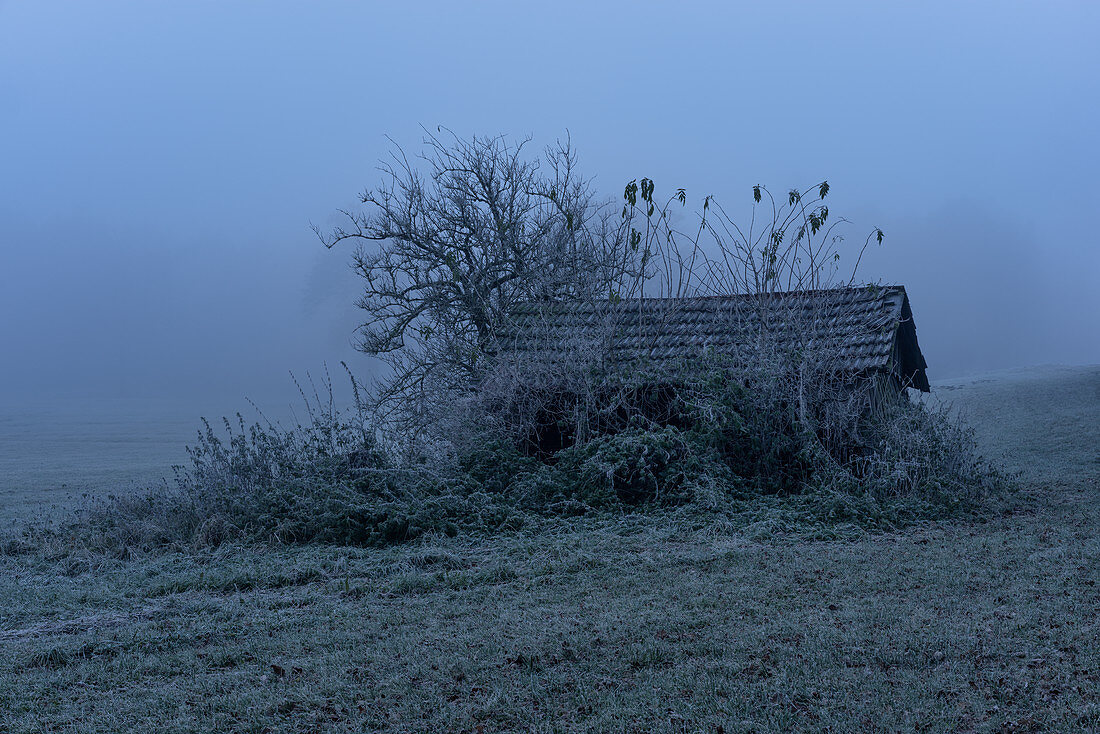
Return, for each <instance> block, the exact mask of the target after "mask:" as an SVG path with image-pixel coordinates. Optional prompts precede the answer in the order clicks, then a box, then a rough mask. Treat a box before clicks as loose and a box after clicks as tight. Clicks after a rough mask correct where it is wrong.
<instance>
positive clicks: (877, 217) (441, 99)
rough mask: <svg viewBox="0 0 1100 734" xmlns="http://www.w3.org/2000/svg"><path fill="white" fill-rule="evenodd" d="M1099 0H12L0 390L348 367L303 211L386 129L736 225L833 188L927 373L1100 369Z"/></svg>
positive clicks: (6, 42) (0, 204) (338, 191)
mask: <svg viewBox="0 0 1100 734" xmlns="http://www.w3.org/2000/svg"><path fill="white" fill-rule="evenodd" d="M1098 37H1100V5H1098V4H1096V3H1092V2H1045V3H1013V2H995V3H992V2H990V3H982V2H973V3H939V2H924V3H919V4H918V3H891V2H874V3H871V2H866V3H845V2H832V3H804V4H800V3H795V2H791V3H782V4H776V3H754V4H740V3H725V2H723V3H717V2H715V3H688V2H685V3H675V4H673V3H645V2H633V3H622V4H620V3H593V2H588V3H569V2H559V3H541V4H527V3H516V2H501V3H490V2H479V3H454V2H448V3H412V2H410V3H386V4H382V3H377V4H375V3H337V2H310V3H302V2H298V3H288V2H271V1H265V2H194V1H192V2H187V3H166V2H165V3H152V2H111V1H109V0H98V1H97V2H95V3H88V2H70V3H62V2H50V1H49V0H35V1H34V2H29V1H28V2H12V1H10V0H9V1H8V2H4V1H3V0H0V345H2V346H0V399H3V398H29V399H39V398H41V399H49V398H54V397H62V396H71V395H81V396H118V397H141V396H165V395H192V394H202V395H204V396H207V397H209V396H212V395H217V396H223V395H224V396H226V399H238V398H240V397H242V396H245V395H249V396H260V397H263V396H266V395H277V394H280V391H284V392H285V391H286V389H287V388H288V387H289V386H290V383H289V380H288V378H287V371H288V370H294V371H296V372H299V373H300V372H304V371H306V370H317V369H318V368H319V367H320V365H321V363H322V362H325V361H327V362H329V363H330V364H332V363H334V362H337V361H339V360H341V359H348V360H350V361H351V363H352V365H353V366H354V367H355V368H356V369H357V370H361V371H368V370H369V364H368V362H367V360H366V358H365V357H362V356H361V355H357V354H356V353H355V352H354V351H353V350H352V349H351V348H350V342H351V338H352V333H351V332H352V329H353V328H354V326H355V324H356V323H357V318H358V314H357V313H356V310H355V309H354V307H353V301H354V298H355V296H356V282H355V279H354V277H353V276H352V275H351V274H350V273H349V272H348V270H347V260H348V255H349V253H348V252H346V251H343V252H341V251H327V250H324V249H323V248H322V247H321V246H320V245H319V244H318V243H317V241H316V240H315V238H314V237H313V234H312V233H311V231H310V229H309V226H310V223H311V222H312V223H316V224H319V225H322V226H324V225H326V224H329V223H332V222H334V221H335V220H334V212H335V210H336V209H337V208H339V207H347V206H353V205H354V204H355V200H356V199H355V195H356V194H357V193H358V192H359V191H361V190H362V189H363V188H366V187H368V186H371V185H373V184H374V183H376V182H377V180H378V174H377V171H376V169H375V166H376V163H377V161H378V160H379V159H380V158H381V157H383V156H384V155H385V154H386V152H387V150H388V147H389V143H388V142H387V140H386V137H385V136H386V135H389V136H392V137H393V138H394V139H395V140H396V141H398V142H399V143H401V144H403V145H405V146H406V147H408V148H410V149H415V148H416V146H417V143H418V141H419V139H420V137H421V128H420V126H421V125H423V126H425V127H428V128H432V129H434V128H435V126H437V125H445V126H447V127H449V128H451V129H453V130H454V131H455V132H456V133H458V134H460V135H463V136H467V135H472V134H475V133H477V134H486V133H507V134H511V135H516V136H526V135H531V136H533V138H534V142H535V143H536V144H546V143H551V142H553V141H554V139H555V138H557V137H560V136H562V135H564V134H565V132H566V131H567V130H568V131H569V133H570V134H571V136H572V139H573V141H574V143H575V144H576V146H577V148H578V149H579V151H580V159H581V163H582V167H583V168H584V170H585V171H586V172H587V173H588V174H589V175H593V176H595V177H596V180H597V184H598V185H599V187H600V188H601V189H602V190H603V191H604V192H606V193H607V195H608V196H616V195H618V194H620V193H621V191H622V186H623V184H624V183H625V182H626V181H628V180H630V179H632V178H636V177H641V176H648V177H651V178H653V179H655V180H656V182H657V186H658V193H659V192H660V190H661V189H662V188H664V189H665V190H666V191H669V190H672V189H675V188H676V187H680V186H683V187H685V188H687V190H688V194H689V196H690V197H692V198H693V199H695V200H696V201H698V200H701V198H702V196H703V195H704V194H715V195H716V196H718V197H719V198H720V199H721V200H723V201H724V202H726V203H728V204H730V205H732V206H733V208H735V209H736V208H737V207H739V206H742V204H741V202H744V204H747V203H748V202H749V196H750V192H751V187H752V185H753V184H756V183H764V184H767V185H769V186H771V187H772V188H773V189H775V190H777V191H785V190H786V189H788V188H790V187H793V186H807V185H811V184H813V183H816V182H817V181H820V180H821V179H825V178H827V179H828V180H829V181H830V183H831V185H832V191H833V193H832V194H831V198H832V199H833V202H832V211H834V212H835V213H838V214H842V215H843V216H846V217H847V218H849V219H851V220H853V221H854V222H855V226H854V228H853V230H852V234H853V235H856V234H859V233H861V232H864V231H867V230H869V229H870V228H871V227H874V226H878V227H882V228H883V229H884V230H885V231H886V234H887V240H886V243H885V245H884V246H883V247H882V248H881V249H877V248H876V250H875V251H874V252H872V253H871V259H870V261H869V263H868V269H867V270H866V271H865V273H866V274H867V275H868V276H869V277H871V278H872V279H883V280H886V281H891V282H901V283H904V284H905V285H906V286H907V287H908V289H909V292H910V296H911V298H912V302H913V307H914V310H915V315H916V321H917V329H918V335H919V338H920V341H921V344H922V347H923V348H924V351H925V355H926V357H927V359H928V361H929V363H930V365H931V367H930V373H931V375H932V377H933V379H935V378H936V377H946V376H951V375H958V374H964V373H969V372H976V371H983V370H990V369H998V368H1005V367H1014V366H1021V365H1029V364H1039V363H1096V362H1100V327H1098V326H1097V321H1098V319H1097V317H1098V316H1100V307H1098V306H1097V305H1096V292H1097V290H1098V285H1100V255H1098V252H1100V248H1098V247H1097V235H1096V225H1095V219H1096V215H1095V212H1096V202H1097V201H1098V200H1100V175H1098V173H1097V172H1098V170H1100V144H1098V142H1097V132H1096V131H1097V130H1100V74H1097V70H1100V44H1098V43H1097V42H1096V39H1097V38H1098Z"/></svg>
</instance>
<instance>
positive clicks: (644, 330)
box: [502, 286, 928, 391]
mask: <svg viewBox="0 0 1100 734" xmlns="http://www.w3.org/2000/svg"><path fill="white" fill-rule="evenodd" d="M765 335H771V336H773V337H777V338H779V339H782V340H787V341H791V342H794V341H804V343H805V344H806V345H808V346H809V347H810V348H815V349H816V348H827V349H828V350H829V354H830V355H831V357H832V358H833V359H835V360H836V361H837V365H838V369H842V370H845V371H850V372H852V373H869V372H894V373H895V374H897V376H898V377H899V379H901V381H902V383H903V384H906V385H909V386H911V387H915V388H918V389H920V390H924V391H927V390H928V377H927V375H926V373H925V370H926V367H927V364H926V363H925V360H924V356H923V355H922V354H921V352H920V347H919V346H918V344H917V333H916V328H915V326H914V324H913V312H912V309H911V308H910V306H909V298H908V296H907V295H906V293H905V288H904V287H902V286H863V287H858V288H834V289H827V290H818V291H802V292H790V293H786V292H783V293H769V294H763V295H735V296H706V297H698V298H642V299H624V300H618V301H614V302H613V301H603V302H598V303H592V302H560V303H539V304H526V305H524V306H521V307H519V308H517V309H515V310H514V311H513V322H512V325H511V327H510V329H509V330H508V333H507V336H506V337H505V338H504V339H503V340H502V348H503V349H504V351H506V352H508V353H510V354H512V355H517V356H530V357H538V358H541V359H547V358H549V359H551V360H558V359H569V358H570V355H575V354H576V351H575V350H576V347H577V345H578V343H580V341H582V340H583V341H587V342H588V343H592V342H593V341H596V342H598V343H599V344H600V347H601V349H602V351H603V352H604V354H606V355H607V357H608V358H610V359H611V360H612V361H615V362H626V361H631V360H639V359H645V360H650V361H654V362H662V361H680V362H682V361H684V360H690V359H692V358H697V357H699V356H703V355H706V354H708V353H709V354H717V355H730V356H733V357H736V356H737V355H738V353H739V352H741V351H742V350H743V349H744V348H745V347H746V346H748V345H751V344H752V343H753V342H755V341H756V340H758V339H760V338H761V337H762V336H765Z"/></svg>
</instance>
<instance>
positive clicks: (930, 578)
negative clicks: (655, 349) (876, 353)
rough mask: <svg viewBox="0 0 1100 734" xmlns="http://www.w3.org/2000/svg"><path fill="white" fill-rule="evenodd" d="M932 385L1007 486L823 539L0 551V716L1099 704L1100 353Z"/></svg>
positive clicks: (1017, 723)
mask: <svg viewBox="0 0 1100 734" xmlns="http://www.w3.org/2000/svg"><path fill="white" fill-rule="evenodd" d="M928 399H930V400H934V401H948V402H949V403H951V404H952V405H953V406H954V407H955V408H956V409H958V410H959V411H960V412H961V413H962V414H963V415H965V416H966V417H967V418H968V419H969V420H970V422H971V423H972V424H973V425H974V427H975V429H976V430H977V436H978V440H979V443H980V446H981V449H982V451H983V452H984V453H985V454H986V456H988V457H990V458H991V459H993V460H995V461H997V462H998V463H1000V465H1001V466H1002V467H1003V468H1004V469H1005V470H1006V471H1008V472H1011V473H1013V474H1014V475H1015V476H1016V482H1017V483H1018V486H1019V487H1020V491H1019V493H1018V497H1016V498H1015V499H1014V501H1013V502H1012V503H1011V505H1010V506H1009V507H1007V508H1006V509H1003V510H1001V511H998V513H996V514H995V515H991V516H989V517H987V518H985V519H983V520H981V521H975V520H967V521H953V522H937V523H927V524H923V525H920V526H917V527H909V528H907V529H905V530H900V531H895V532H885V533H863V534H859V535H856V536H853V537H852V538H850V539H847V540H833V541H823V540H811V539H807V538H806V537H803V536H801V535H799V534H791V533H785V532H782V531H777V530H775V529H774V528H770V527H768V525H767V524H766V523H762V524H760V525H759V526H753V527H749V528H744V527H739V528H738V527H732V526H726V525H723V524H722V523H719V522H715V523H698V522H695V521H694V520H693V519H692V518H691V517H689V516H687V515H683V514H678V513H677V512H673V511H669V512H661V513H656V514H646V513H633V514H624V515H621V516H617V517H613V518H610V519H609V518H606V517H602V518H598V519H578V520H576V521H565V520H560V521H554V522H547V523H546V524H544V525H542V526H540V527H538V529H537V531H515V532H509V533H502V534H498V535H494V536H491V537H470V536H461V535H460V536H459V537H457V538H445V537H431V538H422V539H420V540H419V541H417V542H413V543H407V544H404V545H398V546H392V547H389V548H374V549H372V548H353V547H338V546H326V545H303V546H284V547H272V546H256V545H253V546H223V547H221V548H219V549H217V550H214V551H195V552H188V553H179V552H177V553H157V554H152V555H148V556H145V555H141V554H132V555H131V556H130V557H128V558H124V559H117V558H106V557H103V556H101V555H95V554H92V553H87V554H79V553H75V554H74V553H69V554H65V555H63V556H57V557H49V556H46V555H43V554H41V553H26V552H24V553H9V554H4V555H0V731H11V732H24V731H26V732H39V731H72V732H96V731H103V732H107V731H163V732H185V731H232V732H274V731H291V732H293V731H301V732H307V731H392V732H422V731H448V732H450V731H454V732H478V733H482V732H495V731H534V732H559V731H560V732H569V731H607V732H663V731H675V732H713V733H720V732H770V731H834V732H848V731H933V732H938V731H960V732H968V731H974V732H984V731H994V732H1039V731H1085V732H1088V731H1100V368H1098V367H1072V368H1070V367H1049V368H1034V369H1030V370H1019V371H1014V372H1004V373H996V374H990V375H985V376H980V377H973V378H968V379H965V380H955V381H948V382H944V383H939V384H936V385H935V386H934V390H933V393H932V396H931V397H930V398H928ZM9 450H10V449H9ZM74 471H75V469H74ZM28 486H29V485H28ZM45 494H49V493H45ZM45 494H43V496H45ZM59 496H60V495H52V494H51V495H50V497H51V498H56V497H59ZM40 500H41V498H38V499H36V498H34V497H29V498H27V499H26V500H19V499H18V498H15V499H12V497H11V496H6V498H5V505H4V508H5V510H4V511H5V512H8V513H9V514H7V515H6V516H4V518H3V520H4V523H5V525H10V524H11V521H12V518H13V517H14V516H15V515H20V516H24V517H25V516H28V515H33V514H36V512H37V511H36V510H35V509H34V508H37V507H40V506H42V505H41V504H40ZM51 501H53V499H51ZM58 501H60V500H58ZM36 503H39V504H36ZM10 507H14V508H15V509H14V510H12V511H9V510H8V508H10Z"/></svg>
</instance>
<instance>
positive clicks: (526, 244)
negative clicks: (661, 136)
mask: <svg viewBox="0 0 1100 734" xmlns="http://www.w3.org/2000/svg"><path fill="white" fill-rule="evenodd" d="M446 135H447V137H446V139H444V138H441V137H440V136H439V135H435V134H431V133H427V134H426V137H425V139H424V141H423V142H424V152H423V153H422V154H421V155H420V156H418V157H416V158H414V159H410V158H409V157H408V156H407V155H406V154H405V152H404V151H403V150H402V149H401V148H400V147H399V146H396V145H395V150H394V151H393V153H392V155H391V160H390V161H389V162H386V163H384V164H383V165H382V166H381V171H382V179H383V181H382V184H381V185H380V187H379V188H377V189H372V190H368V191H366V192H364V193H363V194H362V195H361V197H360V201H361V202H362V204H363V205H364V207H365V209H364V210H363V211H355V212H352V211H343V212H342V214H343V215H344V217H345V220H346V221H345V223H344V224H343V225H342V226H338V227H336V228H335V229H333V230H332V231H331V232H328V233H322V232H321V231H319V230H317V228H314V230H315V231H316V232H317V235H318V237H320V239H321V241H322V242H323V243H324V244H325V245H326V246H327V247H333V246H336V245H338V244H340V243H343V242H345V241H349V240H350V241H353V242H355V243H356V244H357V247H356V250H355V253H354V256H353V266H354V269H355V271H356V272H357V273H358V274H359V275H360V276H361V278H362V279H363V286H364V292H363V295H362V297H361V299H360V300H359V302H358V304H357V305H358V306H359V307H360V308H361V309H363V310H364V311H365V313H366V320H365V321H364V323H363V325H362V326H361V327H360V329H359V334H360V337H361V339H360V342H359V345H358V346H359V348H360V349H361V350H362V351H364V352H366V353H368V354H372V355H377V356H380V357H382V358H383V359H384V360H385V361H386V362H387V363H388V364H389V366H390V367H391V368H392V372H391V373H390V374H389V375H388V376H387V377H385V378H383V379H382V381H381V382H380V384H379V385H378V386H377V387H378V391H377V394H376V398H377V402H378V408H379V410H380V412H381V414H382V415H383V416H384V417H386V418H395V417H400V414H402V413H406V414H408V415H406V416H405V417H406V418H407V419H409V420H411V422H412V423H413V424H416V423H420V422H421V421H419V420H418V419H417V417H416V416H415V415H413V413H416V412H417V411H431V410H433V408H432V403H433V402H435V401H438V400H441V399H443V400H446V397H445V396H446V395H447V394H449V393H451V392H452V391H453V390H456V389H459V390H461V389H464V388H465V387H468V386H470V385H473V384H474V383H475V382H476V381H477V378H478V376H479V374H480V373H481V369H482V365H483V364H484V363H485V358H486V357H487V356H490V355H491V354H492V353H493V352H494V344H495V340H496V338H497V336H498V332H499V330H500V328H501V326H502V325H503V324H504V323H505V321H506V319H507V316H508V314H509V312H510V311H511V309H513V308H514V307H515V306H516V305H517V304H519V303H524V302H533V301H536V302H537V301H543V302H545V301H557V300H570V299H586V298H594V297H599V298H604V299H607V298H610V297H616V296H621V295H623V294H627V295H629V294H630V293H633V292H635V291H636V290H637V288H638V284H639V283H640V282H641V281H642V280H643V279H644V270H645V265H646V263H647V258H645V257H644V253H643V252H641V251H640V250H639V248H638V246H637V245H638V243H637V242H636V241H635V242H633V243H632V242H631V240H630V238H629V236H628V233H629V228H628V226H627V223H626V221H625V220H624V219H623V218H621V217H618V216H616V212H615V211H614V209H613V208H612V207H611V206H610V204H609V203H608V202H601V201H599V200H598V199H597V198H596V196H595V194H594V193H593V190H592V186H591V182H590V180H589V179H586V178H584V177H583V176H581V174H580V173H579V172H578V170H577V158H576V153H575V151H574V149H573V148H572V145H571V143H570V141H569V139H568V138H567V139H566V140H565V141H559V143H558V144H557V145H555V146H553V147H549V148H547V149H546V150H545V151H544V154H543V156H542V158H541V159H539V158H533V157H530V156H528V155H527V146H528V143H529V140H527V139H525V140H520V141H513V140H511V139H509V138H507V137H504V136H496V137H473V138H471V139H468V140H467V139H460V138H459V137H457V136H455V135H454V134H453V133H450V132H449V131H447V132H446Z"/></svg>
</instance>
